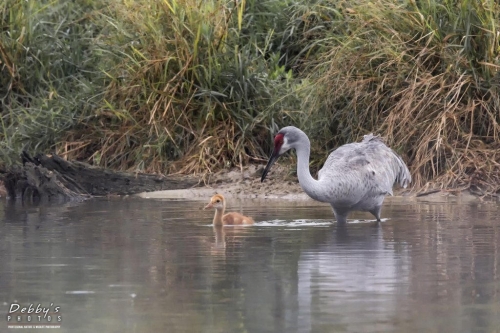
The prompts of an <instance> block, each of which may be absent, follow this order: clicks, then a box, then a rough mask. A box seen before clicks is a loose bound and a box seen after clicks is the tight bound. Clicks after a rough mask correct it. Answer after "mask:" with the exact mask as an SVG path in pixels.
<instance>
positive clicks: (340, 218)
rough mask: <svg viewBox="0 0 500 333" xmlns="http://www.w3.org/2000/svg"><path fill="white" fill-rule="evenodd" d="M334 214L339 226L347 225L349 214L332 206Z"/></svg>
mask: <svg viewBox="0 0 500 333" xmlns="http://www.w3.org/2000/svg"><path fill="white" fill-rule="evenodd" d="M332 209H333V214H334V215H335V219H337V223H338V224H346V223H347V212H344V211H341V210H340V209H335V208H334V207H333V205H332Z"/></svg>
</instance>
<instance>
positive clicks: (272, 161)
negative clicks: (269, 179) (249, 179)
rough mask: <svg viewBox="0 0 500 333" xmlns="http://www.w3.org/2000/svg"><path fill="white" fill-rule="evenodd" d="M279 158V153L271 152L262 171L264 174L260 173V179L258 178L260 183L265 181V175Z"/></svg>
mask: <svg viewBox="0 0 500 333" xmlns="http://www.w3.org/2000/svg"><path fill="white" fill-rule="evenodd" d="M279 157H280V155H279V151H276V149H274V150H273V153H272V154H271V157H270V158H269V161H268V162H267V165H266V168H265V169H264V172H263V173H262V177H261V178H260V181H261V182H263V181H264V179H266V176H267V173H268V172H269V170H270V169H271V167H272V166H273V164H274V162H276V160H277V159H278V158H279Z"/></svg>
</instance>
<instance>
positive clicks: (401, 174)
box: [394, 152, 411, 188]
mask: <svg viewBox="0 0 500 333" xmlns="http://www.w3.org/2000/svg"><path fill="white" fill-rule="evenodd" d="M394 155H395V156H396V163H397V172H396V182H397V183H399V185H400V186H401V187H403V188H406V186H408V184H409V183H411V174H410V170H408V167H407V166H406V164H405V162H404V161H403V159H402V158H401V156H399V155H398V154H396V153H395V152H394Z"/></svg>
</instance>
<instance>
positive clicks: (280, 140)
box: [274, 133, 285, 149]
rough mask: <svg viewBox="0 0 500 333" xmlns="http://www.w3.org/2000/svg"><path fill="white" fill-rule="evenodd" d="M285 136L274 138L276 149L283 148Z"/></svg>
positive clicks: (279, 134)
mask: <svg viewBox="0 0 500 333" xmlns="http://www.w3.org/2000/svg"><path fill="white" fill-rule="evenodd" d="M284 136H285V135H284V134H283V133H278V134H276V136H275V137H274V148H275V149H280V148H281V145H282V144H283V137H284Z"/></svg>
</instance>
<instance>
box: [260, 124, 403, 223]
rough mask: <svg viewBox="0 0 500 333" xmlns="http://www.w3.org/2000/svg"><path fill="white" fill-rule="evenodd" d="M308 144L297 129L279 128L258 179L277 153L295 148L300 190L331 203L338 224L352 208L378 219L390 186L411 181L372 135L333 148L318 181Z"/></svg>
mask: <svg viewBox="0 0 500 333" xmlns="http://www.w3.org/2000/svg"><path fill="white" fill-rule="evenodd" d="M310 147H311V145H310V142H309V138H308V137H307V135H306V134H305V133H304V132H302V131H301V130H300V129H298V128H296V127H293V126H288V127H284V128H282V129H281V130H280V131H279V132H278V134H277V135H276V137H275V146H274V151H273V153H272V155H271V158H270V159H269V162H268V164H267V166H266V169H265V170H264V173H263V174H262V179H261V180H262V181H264V179H265V177H266V175H267V172H268V171H269V169H270V168H271V166H272V165H273V163H274V162H275V161H276V160H277V159H278V157H279V156H280V155H282V154H284V153H285V152H286V151H288V150H289V149H292V148H295V150H296V151H297V175H298V178H299V183H300V185H301V187H302V189H303V190H304V192H306V193H307V194H308V195H309V196H310V197H311V198H313V199H315V200H318V201H322V202H328V203H330V205H331V206H332V208H333V212H334V214H335V217H336V218H337V222H339V223H345V222H346V219H347V214H348V213H349V212H350V211H353V210H359V211H368V212H370V213H372V214H373V215H374V216H375V217H376V218H377V220H380V210H381V207H382V203H383V201H384V198H385V196H386V195H388V194H389V195H392V187H393V185H394V184H395V183H399V185H400V186H402V187H406V186H407V185H408V184H409V183H410V182H411V175H410V171H409V170H408V167H407V166H406V165H405V163H404V161H403V160H402V159H401V157H400V156H399V155H398V154H396V153H395V152H394V151H393V150H392V149H391V148H389V147H387V146H386V145H385V144H384V143H383V141H382V139H381V138H380V137H378V136H375V135H373V134H368V135H365V136H364V138H363V141H361V142H355V143H349V144H346V145H343V146H341V147H339V148H337V149H335V150H334V151H333V152H332V153H331V154H330V156H328V159H327V160H326V162H325V164H324V166H323V168H322V169H321V170H320V171H319V172H318V180H316V179H314V178H313V177H312V176H311V174H310V172H309V155H310V149H311V148H310Z"/></svg>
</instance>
